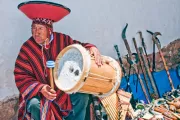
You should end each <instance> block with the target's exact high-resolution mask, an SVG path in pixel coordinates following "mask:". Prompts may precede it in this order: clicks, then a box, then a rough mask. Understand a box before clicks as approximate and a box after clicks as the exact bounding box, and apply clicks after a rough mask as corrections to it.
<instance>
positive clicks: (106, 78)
mask: <svg viewBox="0 0 180 120" xmlns="http://www.w3.org/2000/svg"><path fill="white" fill-rule="evenodd" d="M101 57H102V62H103V65H102V66H101V67H99V66H97V65H96V63H95V58H94V57H93V56H91V55H90V54H89V52H88V51H87V50H86V49H85V48H84V47H82V46H81V45H79V44H73V45H70V46H68V47H66V48H64V49H63V50H62V51H61V52H60V53H59V55H58V56H57V58H56V61H55V68H54V81H55V84H56V86H57V87H58V88H59V89H60V90H62V91H64V92H66V93H68V94H72V93H76V92H81V93H88V94H94V95H96V96H99V97H105V96H109V95H111V94H113V93H114V92H115V91H117V89H118V88H119V85H120V80H121V78H122V72H121V68H120V66H119V64H118V62H117V61H116V60H114V59H112V58H111V57H108V56H101Z"/></svg>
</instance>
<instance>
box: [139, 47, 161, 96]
mask: <svg viewBox="0 0 180 120" xmlns="http://www.w3.org/2000/svg"><path fill="white" fill-rule="evenodd" d="M139 51H140V55H141V58H142V60H143V62H144V66H145V70H146V72H147V74H148V76H149V79H150V82H151V85H152V87H153V90H154V93H155V94H156V96H157V98H159V97H160V95H159V93H158V90H157V87H156V84H155V80H154V79H153V76H152V74H151V71H150V68H149V66H148V64H147V62H146V60H145V56H144V52H143V49H142V47H139Z"/></svg>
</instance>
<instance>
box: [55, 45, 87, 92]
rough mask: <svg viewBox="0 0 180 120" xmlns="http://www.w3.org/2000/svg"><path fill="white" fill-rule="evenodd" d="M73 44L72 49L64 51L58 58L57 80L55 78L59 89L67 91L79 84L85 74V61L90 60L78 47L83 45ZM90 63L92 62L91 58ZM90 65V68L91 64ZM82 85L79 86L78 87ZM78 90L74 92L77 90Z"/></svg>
mask: <svg viewBox="0 0 180 120" xmlns="http://www.w3.org/2000/svg"><path fill="white" fill-rule="evenodd" d="M72 46H75V47H71V48H70V49H68V50H66V52H64V54H63V55H62V56H61V57H60V58H59V59H57V60H58V61H56V63H57V64H56V65H58V66H56V67H57V70H56V76H57V80H55V83H56V85H57V87H58V88H59V89H61V90H63V91H65V92H66V91H69V90H71V89H72V88H74V87H75V86H76V85H77V84H79V81H80V80H81V77H82V75H83V69H84V67H83V66H84V61H88V59H85V58H84V55H82V53H81V52H82V51H80V50H79V49H78V48H77V47H80V48H81V49H82V48H83V47H82V46H80V45H72ZM83 50H84V52H86V54H87V53H88V52H87V51H86V49H85V48H83ZM89 57H90V56H89ZM88 63H90V58H89V62H88ZM88 66H89V68H90V64H89V65H88ZM81 86H82V85H81ZM81 86H78V89H79V87H81ZM78 89H77V90H78ZM77 90H75V91H73V92H76V91H77ZM69 93H71V92H69Z"/></svg>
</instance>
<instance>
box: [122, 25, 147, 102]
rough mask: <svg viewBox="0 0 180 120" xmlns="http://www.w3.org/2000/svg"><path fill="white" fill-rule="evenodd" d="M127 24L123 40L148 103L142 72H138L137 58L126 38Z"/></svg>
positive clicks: (123, 32)
mask: <svg viewBox="0 0 180 120" xmlns="http://www.w3.org/2000/svg"><path fill="white" fill-rule="evenodd" d="M127 26H128V24H126V27H125V28H124V29H123V31H122V38H123V41H124V43H125V46H126V49H127V51H128V54H129V58H130V60H131V61H132V63H133V64H132V66H133V68H134V70H135V72H136V74H137V76H138V79H139V82H140V84H141V87H142V90H143V93H144V95H145V97H146V100H147V102H148V103H150V100H149V97H148V94H147V92H146V89H145V87H144V83H143V81H142V79H141V76H140V74H139V73H138V68H137V64H136V63H135V60H134V59H133V56H132V52H131V49H130V47H129V44H128V41H127V39H126V34H125V33H126V29H127Z"/></svg>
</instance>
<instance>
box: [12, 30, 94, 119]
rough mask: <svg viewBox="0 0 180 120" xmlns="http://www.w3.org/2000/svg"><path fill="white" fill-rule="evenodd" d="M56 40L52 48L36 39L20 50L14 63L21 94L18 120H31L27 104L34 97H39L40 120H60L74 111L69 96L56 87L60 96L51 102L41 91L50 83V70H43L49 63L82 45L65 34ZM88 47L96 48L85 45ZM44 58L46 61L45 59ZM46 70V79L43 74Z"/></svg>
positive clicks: (55, 38) (55, 36)
mask: <svg viewBox="0 0 180 120" xmlns="http://www.w3.org/2000/svg"><path fill="white" fill-rule="evenodd" d="M53 37H54V38H53V40H52V42H51V43H50V44H49V49H45V48H44V49H42V47H43V46H41V45H39V44H37V43H36V42H35V40H34V39H33V37H31V38H30V39H29V40H27V41H26V42H25V43H24V44H23V45H22V47H21V49H20V52H19V54H18V57H17V59H16V63H15V69H14V75H15V82H16V86H17V88H18V90H19V92H20V95H19V113H18V119H19V120H23V119H24V120H29V119H30V114H29V113H28V112H27V110H26V103H27V101H28V100H29V99H31V98H32V97H34V96H36V95H38V96H40V98H41V100H40V107H41V109H40V110H41V111H40V113H41V115H40V116H41V120H43V119H44V120H61V119H62V118H63V117H65V116H67V115H68V113H69V112H70V111H71V109H72V105H71V101H70V97H69V95H68V94H66V93H64V92H63V91H61V90H59V89H57V87H55V90H56V93H57V97H56V99H55V100H54V101H53V102H51V101H48V100H47V99H46V98H45V97H44V96H43V95H42V94H41V93H40V92H39V91H40V90H41V88H42V87H43V85H45V84H50V83H49V78H50V77H49V69H48V68H46V67H44V62H43V61H47V60H55V59H56V57H57V55H58V54H59V53H60V51H61V50H62V49H63V48H65V47H66V46H68V45H71V44H74V43H79V44H82V43H80V42H78V41H76V40H72V39H71V38H70V37H69V36H67V35H65V34H62V33H56V32H54V33H53ZM82 45H83V46H84V47H86V48H88V47H91V46H93V45H91V44H88V43H83V44H82ZM42 56H44V60H43V59H42V58H43V57H42ZM44 70H46V71H47V77H46V76H45V74H44Z"/></svg>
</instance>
